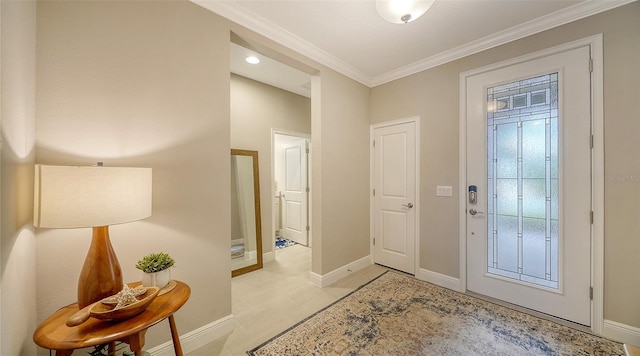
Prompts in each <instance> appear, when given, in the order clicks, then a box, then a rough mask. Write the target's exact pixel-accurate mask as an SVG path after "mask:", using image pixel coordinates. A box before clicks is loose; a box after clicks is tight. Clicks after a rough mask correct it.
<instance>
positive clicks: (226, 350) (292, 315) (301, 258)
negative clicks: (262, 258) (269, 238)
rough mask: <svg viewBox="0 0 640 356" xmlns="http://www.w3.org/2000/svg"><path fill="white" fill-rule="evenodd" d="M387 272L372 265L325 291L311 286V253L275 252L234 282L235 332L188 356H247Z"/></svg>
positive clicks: (301, 250)
mask: <svg viewBox="0 0 640 356" xmlns="http://www.w3.org/2000/svg"><path fill="white" fill-rule="evenodd" d="M385 270H386V268H384V267H382V266H379V265H370V266H367V267H365V268H363V269H361V270H359V271H356V272H354V273H353V274H351V275H350V276H347V277H346V278H343V279H342V280H340V281H338V282H336V283H334V284H332V285H330V286H328V287H325V288H319V287H316V286H314V285H312V284H311V282H309V273H310V272H311V249H309V248H307V247H304V246H301V245H294V246H290V247H287V248H283V249H279V250H276V260H275V261H272V262H269V263H266V264H265V265H264V268H263V269H261V270H258V271H255V272H251V273H248V274H244V275H241V276H238V277H235V278H233V279H232V282H231V288H232V289H231V290H232V297H231V299H232V312H233V315H234V316H235V329H234V331H233V332H232V333H231V334H229V335H227V336H226V337H224V338H221V339H219V340H217V341H216V342H213V343H210V344H208V345H205V346H203V347H201V348H199V349H197V350H195V351H192V352H190V353H189V355H191V356H204V355H207V356H209V355H225V356H227V355H246V351H248V350H250V349H252V348H254V347H256V346H258V345H260V344H261V343H263V342H265V341H267V340H268V339H270V338H271V337H273V336H276V335H278V334H279V333H281V332H282V331H284V330H286V329H287V328H289V327H291V326H293V325H294V324H296V323H297V322H299V321H301V320H303V319H304V318H306V317H308V316H309V315H311V314H313V313H315V312H317V311H318V310H320V309H322V308H323V307H325V306H327V305H329V304H331V303H333V302H335V301H336V300H338V299H340V298H341V297H343V296H345V295H347V294H348V293H350V292H352V291H353V290H355V289H356V288H358V287H359V286H361V285H362V284H364V283H366V282H368V281H370V280H371V279H373V278H375V277H377V276H378V275H380V274H381V273H382V272H384V271H385Z"/></svg>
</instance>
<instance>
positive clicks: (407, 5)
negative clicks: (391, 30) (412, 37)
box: [376, 0, 434, 24]
mask: <svg viewBox="0 0 640 356" xmlns="http://www.w3.org/2000/svg"><path fill="white" fill-rule="evenodd" d="M433 2H434V0H376V10H378V14H380V16H381V17H382V18H383V19H385V20H387V21H389V22H391V23H397V24H405V23H409V22H411V21H414V20H416V19H417V18H418V17H420V16H422V15H423V14H424V13H425V12H427V10H429V8H430V7H431V5H433Z"/></svg>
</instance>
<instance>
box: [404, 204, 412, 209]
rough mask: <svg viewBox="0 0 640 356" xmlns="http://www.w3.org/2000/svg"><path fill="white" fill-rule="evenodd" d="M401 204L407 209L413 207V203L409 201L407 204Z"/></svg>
mask: <svg viewBox="0 0 640 356" xmlns="http://www.w3.org/2000/svg"><path fill="white" fill-rule="evenodd" d="M402 206H404V207H405V208H407V209H411V208H413V203H409V204H402Z"/></svg>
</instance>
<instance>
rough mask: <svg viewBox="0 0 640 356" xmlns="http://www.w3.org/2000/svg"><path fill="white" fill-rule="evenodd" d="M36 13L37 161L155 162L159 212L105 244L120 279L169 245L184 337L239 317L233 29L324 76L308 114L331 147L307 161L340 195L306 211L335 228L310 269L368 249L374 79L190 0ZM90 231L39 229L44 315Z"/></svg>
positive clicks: (66, 299) (82, 5)
mask: <svg viewBox="0 0 640 356" xmlns="http://www.w3.org/2000/svg"><path fill="white" fill-rule="evenodd" d="M37 10H38V18H37V25H38V28H37V49H38V51H37V70H38V76H37V79H36V84H37V98H38V100H37V115H36V117H37V120H36V131H35V132H36V160H37V162H38V163H46V164H78V165H90V164H94V163H95V162H96V161H103V162H104V163H105V165H107V166H109V165H110V166H116V165H123V166H145V167H152V168H153V179H154V183H153V189H154V191H153V198H154V203H153V216H152V217H150V218H148V219H146V220H144V221H140V222H134V223H129V224H123V225H117V226H112V227H111V228H110V231H111V241H112V244H113V245H114V249H115V250H116V252H117V254H118V258H119V260H120V264H121V265H122V268H123V274H124V279H125V281H133V280H137V279H139V278H140V277H139V272H138V271H137V270H135V268H134V267H133V266H134V264H135V262H136V261H137V259H139V258H140V257H141V256H143V255H145V254H146V253H148V252H150V251H154V250H163V251H165V252H168V253H170V254H172V255H173V256H174V258H175V259H176V267H175V268H174V269H173V272H172V273H173V277H174V278H176V279H179V280H183V281H185V282H187V283H189V284H190V285H191V287H192V294H191V299H190V300H189V302H188V303H187V304H186V305H185V306H184V307H183V309H181V310H180V311H179V312H178V313H177V314H176V319H177V323H178V328H179V330H180V333H181V334H185V333H188V332H190V331H193V330H195V329H197V328H198V327H201V326H203V325H206V324H209V323H213V322H215V321H216V320H219V319H220V318H223V317H226V316H228V315H229V314H231V294H230V293H231V291H230V258H229V242H228V236H229V234H230V222H229V221H230V193H229V187H230V167H229V166H230V164H229V162H230V161H229V153H230V152H229V150H230V148H231V141H230V132H231V131H232V128H231V123H230V75H229V40H230V33H231V31H233V32H236V33H238V34H239V35H241V36H243V38H247V39H250V40H252V41H256V43H260V44H261V45H264V48H268V49H271V50H273V51H274V53H279V54H282V56H283V57H282V58H285V57H286V58H291V59H292V60H293V61H295V62H296V63H297V65H298V66H297V68H299V69H304V70H307V71H308V72H310V73H311V74H317V75H318V76H319V78H321V79H322V80H324V83H323V86H322V91H323V92H322V96H323V97H324V98H325V99H324V100H323V102H322V113H321V114H320V110H319V109H318V110H315V111H314V113H315V115H312V122H315V123H314V124H313V125H320V126H322V130H323V133H324V134H325V136H323V137H322V138H323V140H324V141H322V142H321V140H318V142H317V145H316V146H315V148H317V149H318V151H317V153H318V154H317V157H323V155H322V154H321V151H320V150H323V149H325V148H326V149H327V152H328V154H327V155H326V156H327V159H322V160H318V161H314V168H313V170H314V172H315V171H316V170H317V171H318V172H327V174H328V176H327V177H326V181H325V182H323V184H324V187H325V191H327V192H329V193H330V194H331V195H332V196H331V197H330V199H327V200H325V202H324V203H323V205H321V206H320V207H319V208H317V209H316V208H315V205H314V211H316V210H317V211H324V212H325V213H326V214H327V215H329V216H330V217H335V219H332V220H325V221H320V220H315V221H312V224H314V223H316V222H317V224H318V225H319V226H322V227H324V228H325V230H326V231H329V232H331V233H332V236H329V237H328V238H327V240H328V242H329V243H328V244H326V245H325V246H326V247H328V249H327V251H325V252H324V256H326V258H327V263H326V265H323V264H322V258H321V257H322V256H323V255H322V254H323V253H322V251H320V250H318V255H316V254H315V251H314V259H315V260H314V261H317V263H318V264H319V266H318V267H317V268H316V267H314V271H315V272H316V273H318V274H323V273H326V272H328V271H330V270H332V269H334V268H336V267H338V266H343V265H346V264H348V263H350V262H352V261H354V260H356V259H358V258H360V257H363V256H366V255H367V254H368V246H369V243H368V226H369V225H368V194H367V191H368V189H367V188H366V186H367V184H362V182H363V181H366V180H368V169H369V168H368V120H369V115H368V107H369V102H368V94H369V89H368V88H366V87H364V86H362V85H360V84H356V83H355V82H354V81H353V80H350V79H347V78H345V77H343V76H341V75H339V74H337V73H335V72H333V71H331V70H329V69H327V68H325V67H322V66H320V65H318V64H317V63H315V62H313V61H312V60H310V59H308V58H305V57H303V56H301V55H299V54H297V53H295V52H292V51H291V50H288V49H286V48H283V47H282V46H279V45H277V44H274V43H273V42H270V41H268V40H265V39H264V38H262V37H261V36H260V35H257V34H255V33H253V32H251V31H248V30H246V29H244V28H242V27H240V26H238V25H236V24H232V23H229V22H227V21H226V20H224V19H221V18H219V17H218V16H217V15H215V14H212V13H210V12H208V11H206V10H204V9H202V8H200V7H198V6H197V5H195V4H192V3H188V2H186V1H173V2H157V1H153V2H135V1H131V2H84V1H64V2H63V1H59V2H58V1H56V2H53V1H52V2H49V1H44V2H39V3H38V9H37ZM276 59H278V60H281V58H278V57H276ZM281 61H282V60H281ZM285 63H286V61H285ZM310 68H315V69H313V70H311V69H310ZM325 79H326V80H325ZM236 84H237V81H236ZM318 97H320V95H318ZM291 129H293V130H296V131H305V129H304V128H302V127H301V128H299V129H298V128H295V129H294V128H291ZM307 131H308V126H307ZM325 138H326V140H325ZM312 140H313V137H312ZM236 145H237V146H244V147H238V148H248V149H251V148H252V147H250V146H249V144H248V143H246V142H243V141H238V142H235V141H234V146H236ZM261 157H265V155H264V154H262V155H261ZM314 157H316V156H314ZM265 158H266V157H265ZM261 162H262V159H261ZM316 165H317V166H316ZM263 166H265V164H264V163H261V168H262V167H263ZM345 172H346V173H345ZM345 177H346V178H345ZM323 179H324V177H323ZM266 184H267V187H265V188H264V191H265V192H268V191H270V189H269V188H268V186H269V185H268V184H270V183H269V182H266ZM340 195H342V196H345V197H348V198H349V202H347V204H344V201H342V200H341V199H340ZM349 214H351V215H352V216H353V219H351V218H347V216H348V215H349ZM266 216H270V215H269V214H268V213H266ZM90 233H91V232H90V231H89V230H88V229H77V230H45V229H39V230H38V231H37V236H36V240H37V254H38V262H37V278H36V281H37V301H36V305H37V320H38V321H41V320H43V319H44V318H45V317H46V316H48V315H49V314H50V313H52V312H53V311H55V310H56V309H57V308H59V307H60V306H62V305H65V304H67V303H70V302H72V301H74V300H75V293H76V292H75V289H76V283H77V277H78V273H79V270H80V268H81V265H82V262H83V260H84V256H85V254H86V251H87V249H88V246H89V243H90V238H89V235H90ZM322 239H323V236H321V235H320V234H314V242H318V243H319V244H320V242H321V241H322ZM320 245H321V244H320ZM345 246H346V247H345ZM32 250H33V249H32ZM334 251H339V252H335V253H334ZM168 340H170V336H169V333H168V330H167V329H165V328H152V329H150V330H149V332H148V333H147V342H146V348H152V347H154V346H156V345H158V344H160V343H163V342H166V341H168Z"/></svg>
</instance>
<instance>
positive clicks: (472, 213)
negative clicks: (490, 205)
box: [469, 209, 484, 215]
mask: <svg viewBox="0 0 640 356" xmlns="http://www.w3.org/2000/svg"><path fill="white" fill-rule="evenodd" d="M469 214H471V215H476V214H484V213H483V212H481V211H477V210H476V209H469Z"/></svg>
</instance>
